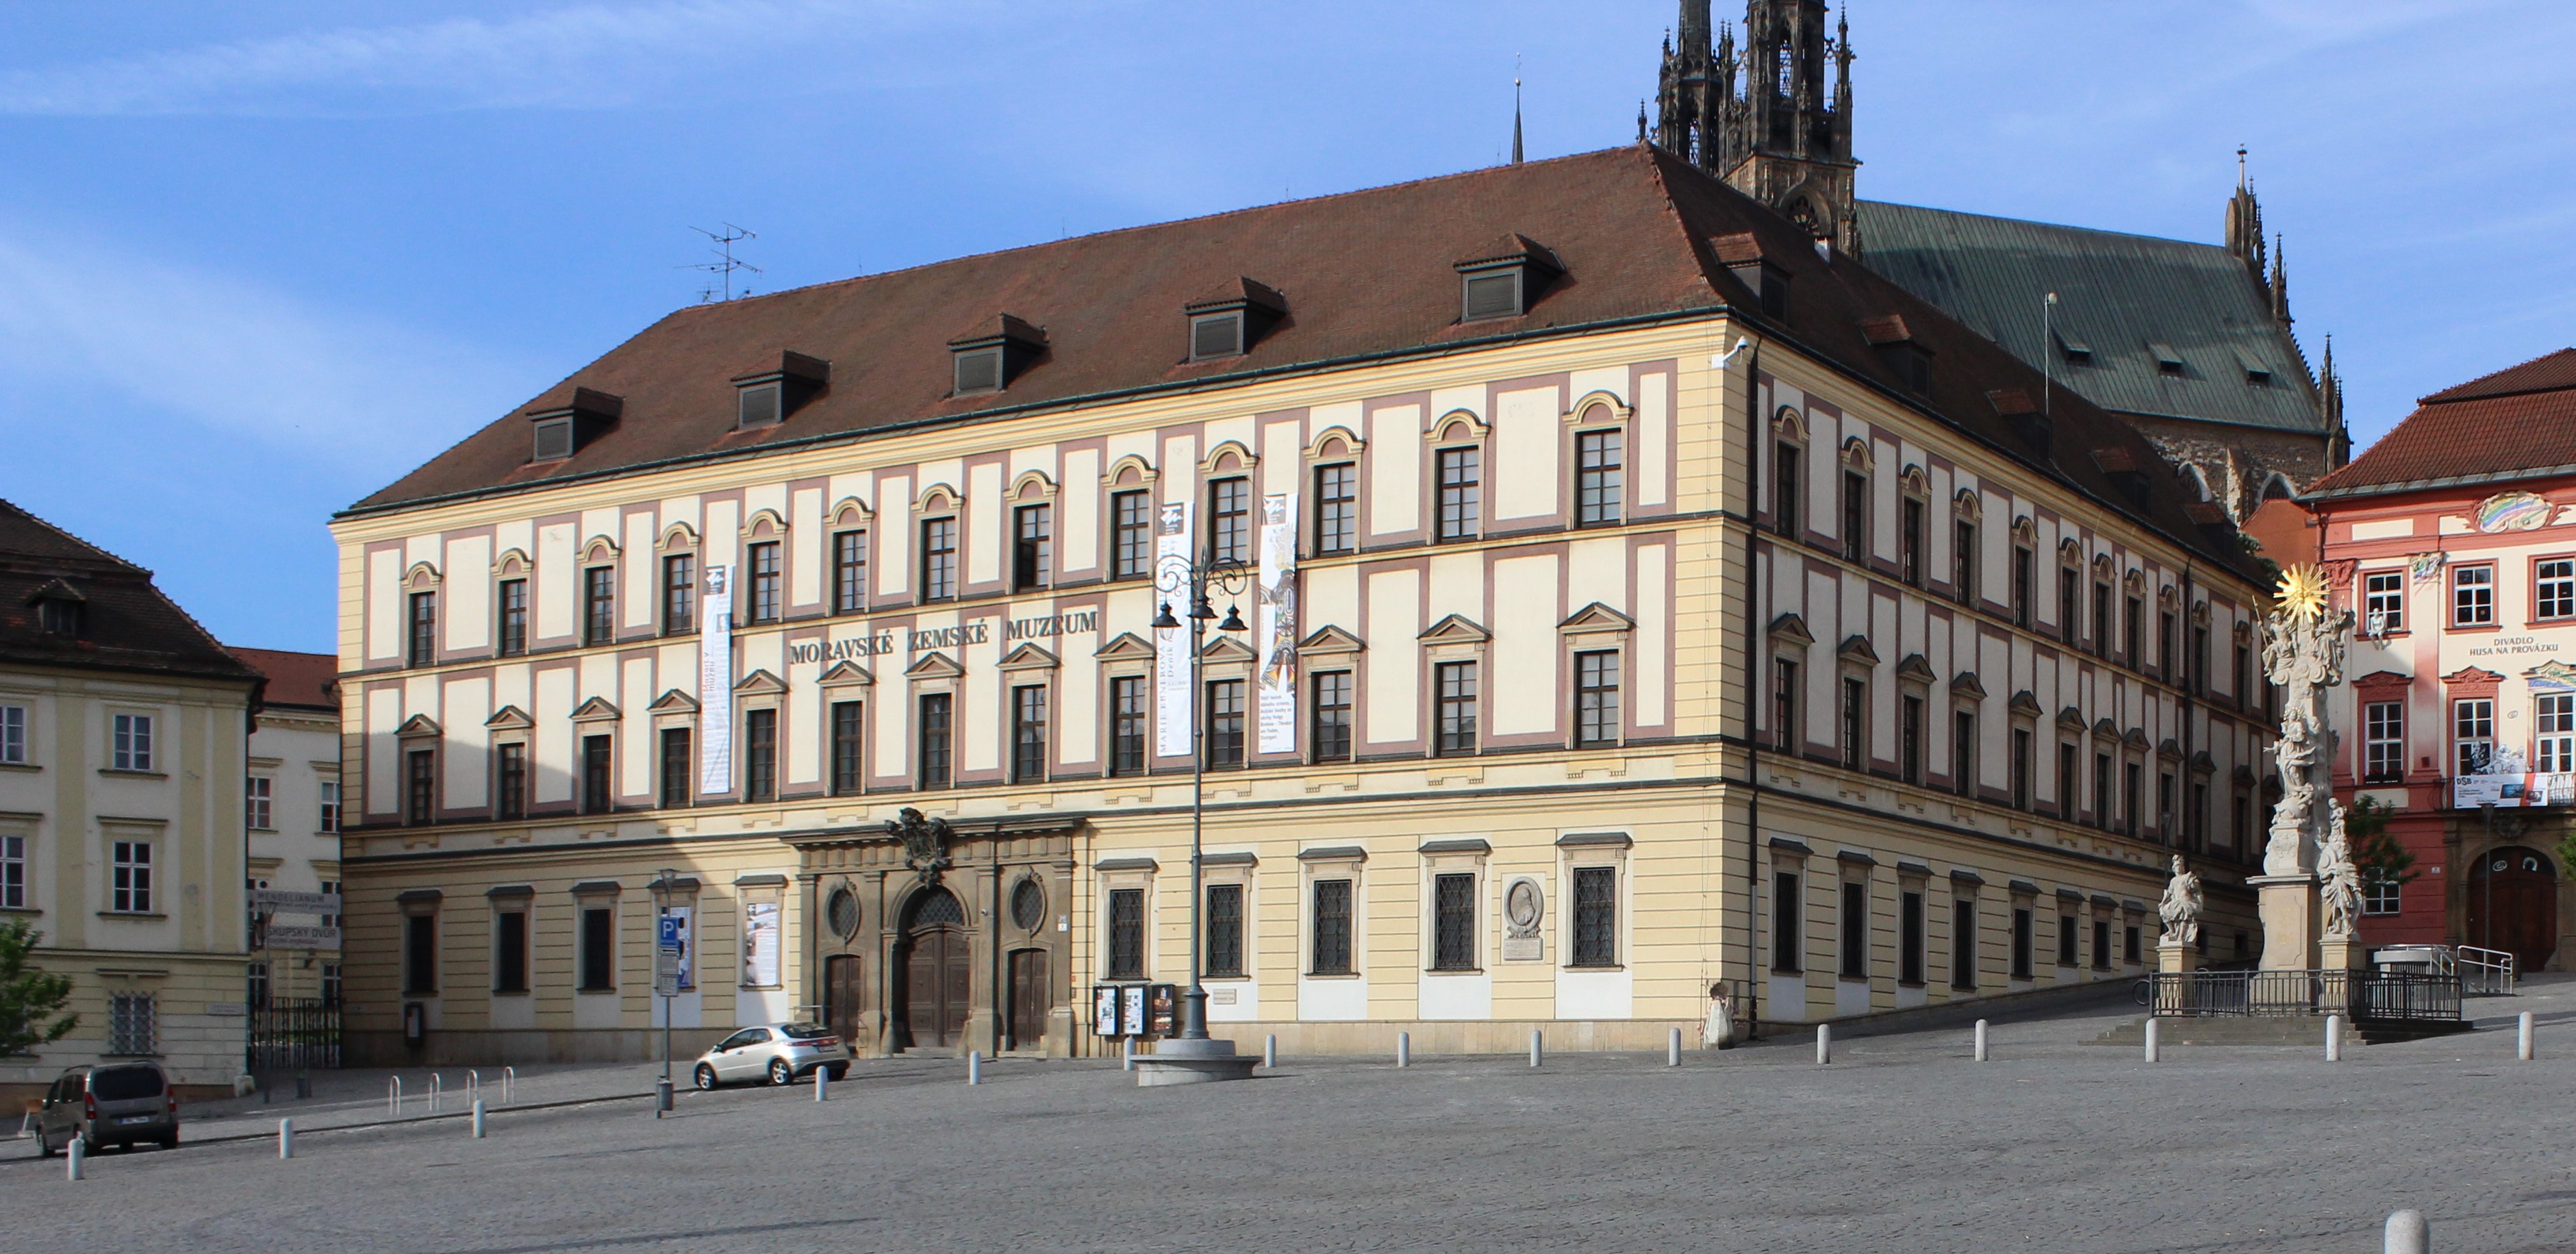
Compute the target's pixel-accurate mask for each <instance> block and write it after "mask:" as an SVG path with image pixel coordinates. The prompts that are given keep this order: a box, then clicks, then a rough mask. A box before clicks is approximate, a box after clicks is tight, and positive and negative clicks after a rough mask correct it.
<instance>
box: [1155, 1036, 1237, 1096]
mask: <svg viewBox="0 0 2576 1254" xmlns="http://www.w3.org/2000/svg"><path fill="white" fill-rule="evenodd" d="M1260 1062H1261V1060H1260V1059H1259V1058H1255V1057H1253V1056H1251V1055H1249V1054H1245V1055H1242V1056H1237V1055H1236V1054H1235V1052H1234V1042H1232V1041H1219V1040H1208V1039H1205V1038H1201V1039H1197V1040H1191V1039H1187V1038H1182V1039H1176V1040H1168V1041H1164V1042H1162V1043H1160V1044H1157V1045H1156V1046H1154V1052H1153V1053H1150V1054H1139V1055H1137V1056H1136V1087H1138V1088H1153V1087H1156V1086H1159V1085H1165V1084H1214V1083H1216V1082H1218V1081H1220V1080H1249V1079H1251V1078H1252V1069H1253V1068H1254V1067H1255V1066H1258V1065H1259V1064H1260Z"/></svg>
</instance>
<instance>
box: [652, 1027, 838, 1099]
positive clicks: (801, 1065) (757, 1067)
mask: <svg viewBox="0 0 2576 1254" xmlns="http://www.w3.org/2000/svg"><path fill="white" fill-rule="evenodd" d="M817 1068H820V1069H821V1070H824V1071H827V1072H829V1073H831V1076H832V1078H833V1079H835V1080H838V1079H840V1078H841V1077H842V1076H843V1075H846V1074H848V1072H849V1070H850V1050H849V1047H848V1046H846V1045H843V1044H842V1043H841V1038H840V1037H837V1036H834V1035H832V1030H831V1029H830V1028H826V1027H823V1026H822V1025H820V1024H814V1023H770V1024H763V1025H761V1026H759V1027H752V1028H744V1029H743V1030H741V1031H739V1032H736V1033H734V1034H733V1035H731V1036H728V1037H726V1038H724V1039H723V1040H721V1041H718V1042H716V1044H715V1048H713V1049H710V1050H708V1051H707V1052H705V1053H703V1054H700V1055H698V1065H697V1067H696V1068H695V1069H694V1070H693V1071H691V1073H690V1078H691V1079H692V1080H693V1081H694V1082H695V1083H696V1084H697V1086H698V1087H699V1088H701V1089H712V1088H715V1087H716V1086H718V1085H721V1084H731V1083H734V1082H736V1081H741V1080H767V1081H768V1082H770V1083H771V1084H794V1083H795V1082H796V1081H798V1080H801V1079H803V1078H805V1077H806V1076H809V1075H812V1074H814V1072H815V1070H816V1069H817Z"/></svg>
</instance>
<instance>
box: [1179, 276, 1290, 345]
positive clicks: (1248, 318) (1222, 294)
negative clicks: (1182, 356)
mask: <svg viewBox="0 0 2576 1254" xmlns="http://www.w3.org/2000/svg"><path fill="white" fill-rule="evenodd" d="M1181 312H1182V313H1184V314H1187V315H1188V316H1189V320H1190V360H1191V361H1214V360H1217V359H1219V358H1224V357H1240V356H1242V355H1243V354H1245V353H1248V352H1250V351H1252V346H1253V344H1255V343H1256V342H1258V341H1259V340H1260V339H1261V337H1262V336H1263V335H1264V334H1266V333H1267V332H1268V331H1269V330H1270V328H1271V326H1272V325H1273V324H1275V323H1276V322H1278V320H1279V319H1280V318H1281V317H1283V316H1285V315H1286V314H1287V312H1288V300H1287V298H1286V297H1283V296H1281V295H1280V294H1279V293H1278V292H1276V291H1273V290H1271V289H1270V288H1269V287H1266V286H1264V285H1262V284H1259V283H1255V282H1253V281H1252V280H1250V279H1246V278H1235V279H1231V280H1228V281H1227V282H1226V283H1224V284H1223V285H1221V286H1219V287H1218V288H1217V289H1216V290H1214V291H1211V292H1209V293H1207V294H1206V295H1203V296H1201V297H1199V298H1198V299H1196V300H1193V301H1191V302H1190V303H1188V304H1186V305H1183V306H1181Z"/></svg>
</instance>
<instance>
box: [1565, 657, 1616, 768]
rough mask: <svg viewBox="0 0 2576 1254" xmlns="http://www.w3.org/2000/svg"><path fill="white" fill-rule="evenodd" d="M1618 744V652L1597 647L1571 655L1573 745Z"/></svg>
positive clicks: (1596, 745) (1593, 746)
mask: <svg viewBox="0 0 2576 1254" xmlns="http://www.w3.org/2000/svg"><path fill="white" fill-rule="evenodd" d="M1617 743H1619V654H1618V653H1617V651H1615V650H1606V649H1605V650H1599V651H1593V652H1585V653H1577V654H1575V655H1574V745H1575V747H1576V748H1578V749H1595V748H1600V747H1602V746H1605V745H1615V744H1617Z"/></svg>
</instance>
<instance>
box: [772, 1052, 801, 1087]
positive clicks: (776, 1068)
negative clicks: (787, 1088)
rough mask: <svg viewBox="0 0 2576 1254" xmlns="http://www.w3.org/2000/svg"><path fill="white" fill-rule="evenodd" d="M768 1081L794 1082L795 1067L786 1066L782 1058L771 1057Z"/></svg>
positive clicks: (778, 1082) (785, 1061) (776, 1082)
mask: <svg viewBox="0 0 2576 1254" xmlns="http://www.w3.org/2000/svg"><path fill="white" fill-rule="evenodd" d="M769 1082H770V1083H772V1084H794V1083H795V1082H796V1069H795V1068H794V1067H790V1066H788V1065H787V1060H786V1059H784V1058H772V1059H770V1060H769Z"/></svg>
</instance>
